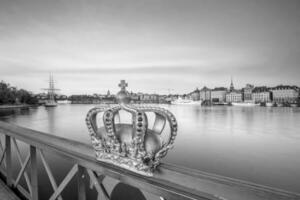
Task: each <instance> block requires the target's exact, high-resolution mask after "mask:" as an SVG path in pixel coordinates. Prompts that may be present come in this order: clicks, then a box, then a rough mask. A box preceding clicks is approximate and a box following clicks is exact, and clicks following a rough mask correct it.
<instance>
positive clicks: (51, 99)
mask: <svg viewBox="0 0 300 200" xmlns="http://www.w3.org/2000/svg"><path fill="white" fill-rule="evenodd" d="M44 90H47V91H48V98H49V102H55V98H54V96H55V91H56V90H59V89H55V87H54V79H53V75H52V73H50V76H49V88H45V89H44Z"/></svg>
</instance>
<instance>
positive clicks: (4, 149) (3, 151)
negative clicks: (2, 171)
mask: <svg viewBox="0 0 300 200" xmlns="http://www.w3.org/2000/svg"><path fill="white" fill-rule="evenodd" d="M0 149H1V151H2V155H1V161H0V165H2V162H3V159H4V157H5V152H6V148H3V145H2V142H1V139H0ZM3 165H4V167H6V162H5V160H4V162H3Z"/></svg>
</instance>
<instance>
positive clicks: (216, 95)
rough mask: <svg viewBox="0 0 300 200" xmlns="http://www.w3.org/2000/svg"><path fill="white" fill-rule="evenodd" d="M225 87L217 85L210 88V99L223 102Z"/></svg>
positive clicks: (224, 99)
mask: <svg viewBox="0 0 300 200" xmlns="http://www.w3.org/2000/svg"><path fill="white" fill-rule="evenodd" d="M226 93H227V89H226V88H224V87H217V88H214V89H212V90H211V101H212V102H213V103H224V102H225V101H226Z"/></svg>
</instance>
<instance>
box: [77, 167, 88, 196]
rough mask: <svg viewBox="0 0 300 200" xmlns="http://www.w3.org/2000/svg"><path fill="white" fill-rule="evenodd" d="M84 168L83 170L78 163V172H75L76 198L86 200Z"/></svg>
mask: <svg viewBox="0 0 300 200" xmlns="http://www.w3.org/2000/svg"><path fill="white" fill-rule="evenodd" d="M84 170H85V169H84V167H82V166H80V165H78V172H77V185H78V200H86V193H85V184H84Z"/></svg>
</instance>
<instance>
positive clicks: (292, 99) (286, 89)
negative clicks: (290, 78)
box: [271, 85, 299, 103]
mask: <svg viewBox="0 0 300 200" xmlns="http://www.w3.org/2000/svg"><path fill="white" fill-rule="evenodd" d="M271 91H272V93H273V101H274V102H276V103H296V102H297V101H298V99H299V88H298V87H297V86H289V85H278V86H276V87H273V88H271Z"/></svg>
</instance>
